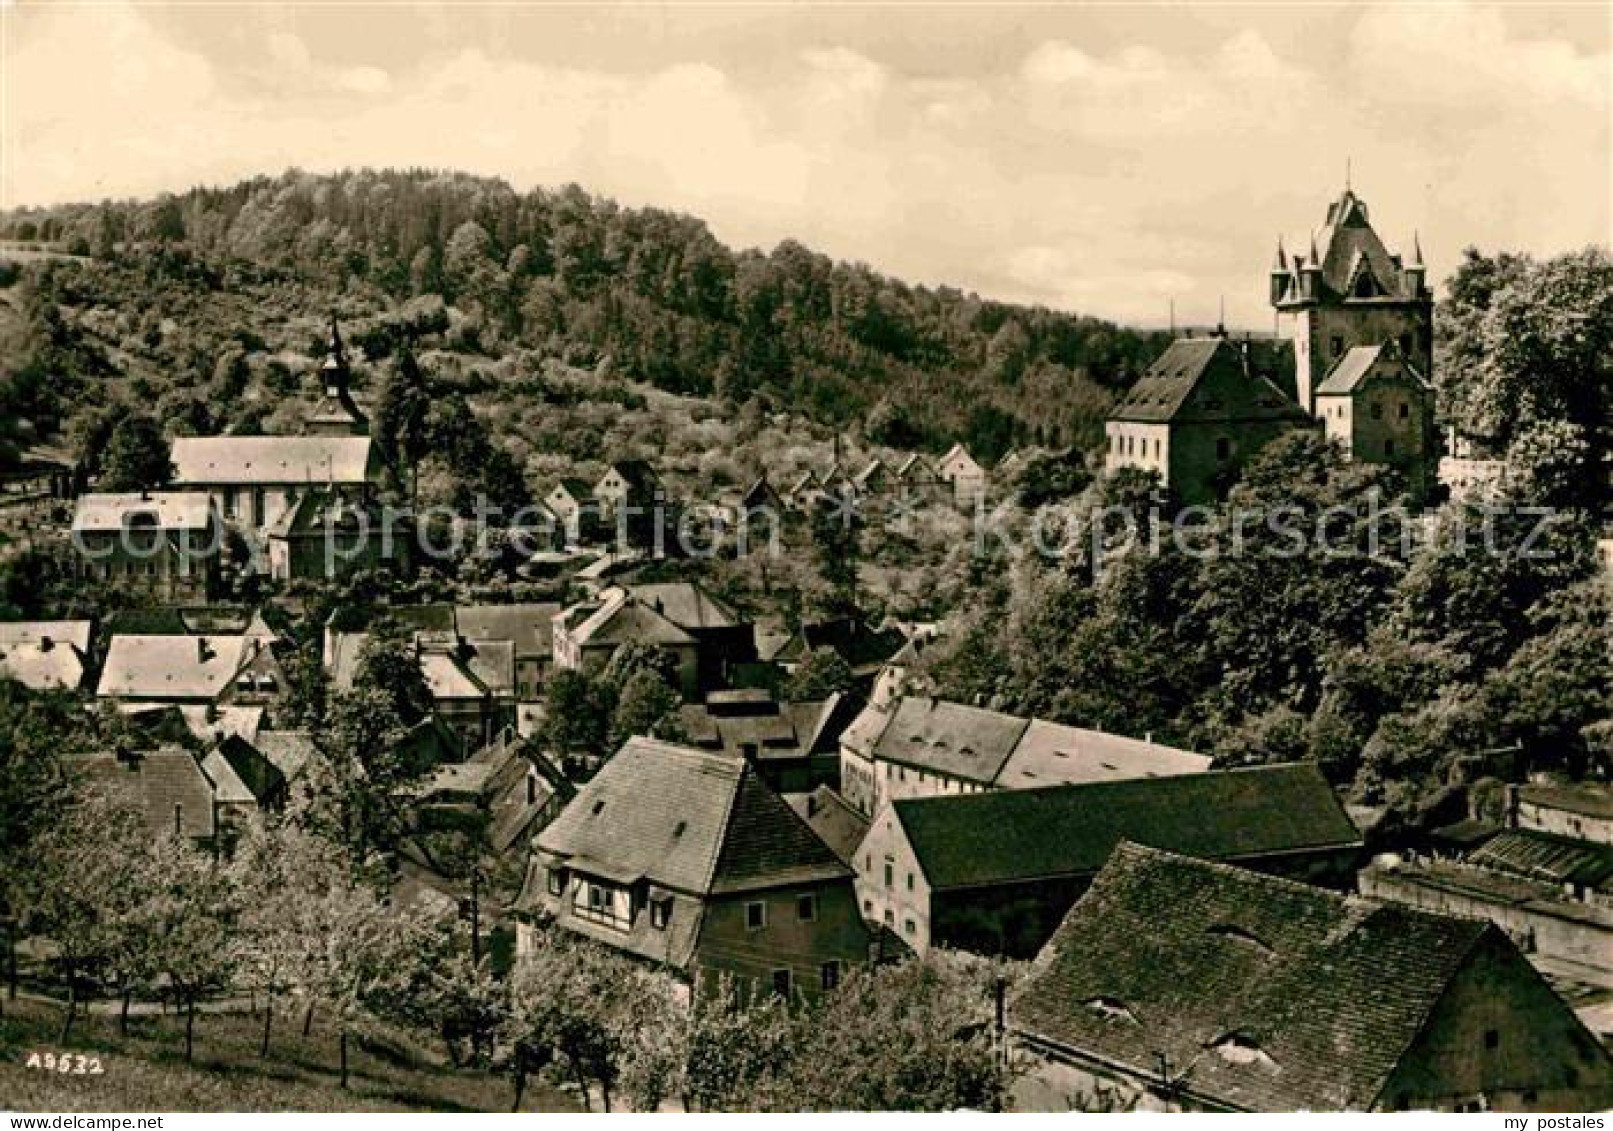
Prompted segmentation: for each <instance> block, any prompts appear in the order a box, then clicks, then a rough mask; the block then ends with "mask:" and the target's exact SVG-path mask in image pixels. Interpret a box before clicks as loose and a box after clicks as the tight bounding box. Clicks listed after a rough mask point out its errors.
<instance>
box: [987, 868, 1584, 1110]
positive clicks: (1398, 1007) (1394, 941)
mask: <svg viewBox="0 0 1613 1131" xmlns="http://www.w3.org/2000/svg"><path fill="white" fill-rule="evenodd" d="M1008 1018H1009V1020H1008V1028H1009V1032H1010V1036H1011V1040H1012V1041H1013V1045H1014V1047H1015V1050H1016V1053H1017V1054H1018V1056H1019V1057H1020V1058H1021V1063H1022V1065H1023V1066H1024V1067H1025V1069H1026V1071H1025V1074H1024V1075H1023V1076H1022V1077H1021V1078H1020V1080H1019V1081H1018V1082H1017V1083H1016V1085H1015V1089H1014V1093H1015V1101H1016V1106H1017V1107H1019V1108H1020V1109H1021V1110H1032V1111H1065V1110H1071V1109H1076V1110H1094V1109H1100V1108H1101V1109H1104V1110H1115V1109H1119V1110H1125V1109H1127V1108H1131V1107H1137V1108H1141V1109H1145V1110H1165V1111H1295V1110H1300V1111H1307V1110H1308V1111H1416V1110H1425V1109H1433V1110H1438V1111H1580V1112H1583V1111H1605V1110H1606V1109H1607V1108H1608V1106H1609V1105H1610V1104H1613V1063H1610V1062H1609V1059H1608V1054H1607V1052H1606V1051H1605V1050H1604V1049H1603V1048H1602V1046H1601V1045H1600V1043H1599V1042H1598V1041H1597V1039H1596V1037H1595V1036H1593V1035H1592V1034H1591V1033H1590V1032H1589V1031H1588V1030H1587V1029H1586V1028H1585V1027H1584V1025H1582V1024H1581V1023H1580V1021H1579V1019H1578V1018H1576V1017H1575V1016H1574V1014H1573V1012H1572V1011H1571V1010H1569V1008H1568V1007H1567V1006H1566V1005H1564V1004H1563V1002H1562V1001H1561V1000H1560V999H1559V998H1558V997H1557V996H1556V994H1555V993H1553V992H1552V989H1551V987H1550V986H1549V985H1547V983H1546V982H1545V980H1544V979H1543V978H1541V976H1540V975H1539V974H1537V973H1536V972H1535V971H1534V970H1533V969H1531V968H1530V966H1529V964H1528V962H1526V961H1525V960H1524V959H1523V956H1522V955H1520V954H1519V953H1518V951H1517V948H1516V947H1514V946H1513V945H1512V943H1511V942H1510V941H1509V940H1508V939H1507V937H1506V935H1504V934H1503V933H1502V932H1501V931H1498V930H1497V929H1496V928H1495V927H1493V926H1491V925H1490V924H1487V923H1484V922H1482V921H1480V920H1474V919H1467V918H1456V917H1452V916H1448V915H1436V914H1430V913H1428V912H1424V911H1416V910H1412V909H1410V908H1405V907H1398V906H1395V905H1393V904H1384V903H1379V902H1376V901H1371V900H1365V899H1361V898H1359V897H1350V896H1344V895H1339V894H1337V893H1334V892H1329V891H1323V890H1320V889H1318V888H1313V887H1308V886H1305V885H1303V884H1297V883H1293V882H1291V881H1288V880H1284V879H1280V878H1276V877H1272V876H1266V875H1260V874H1257V873H1255V872H1250V871H1246V870H1244V869H1242V868H1235V867H1229V866H1227V865H1225V864H1218V863H1208V862H1205V861H1203V860H1197V859H1190V858H1188V857H1185V856H1178V855H1174V854H1172V853H1169V852H1161V851H1157V850H1155V849H1152V848H1145V847H1143V846H1141V845H1137V844H1121V845H1119V846H1118V847H1117V848H1116V849H1115V851H1114V854H1113V856H1112V857H1111V858H1110V859H1109V861H1108V863H1107V864H1106V865H1105V866H1104V868H1103V870H1102V871H1101V872H1099V873H1098V875H1097V878H1096V879H1095V880H1094V881H1093V883H1092V886H1091V888H1090V889H1089V890H1088V891H1087V893H1086V894H1085V895H1084V896H1082V897H1081V900H1080V902H1079V903H1077V904H1076V905H1075V907H1074V908H1073V909H1072V910H1071V911H1070V913H1069V914H1068V916H1066V917H1065V919H1064V921H1063V922H1062V923H1061V924H1060V925H1059V928H1058V930H1057V931H1056V932H1055V933H1054V935H1053V938H1052V939H1051V940H1050V941H1049V942H1048V944H1047V946H1046V947H1045V948H1044V949H1043V951H1042V954H1041V956H1040V957H1039V958H1038V959H1037V961H1036V963H1035V964H1034V965H1033V967H1032V969H1031V973H1030V976H1029V977H1028V978H1027V979H1026V980H1025V981H1024V982H1023V983H1022V984H1021V986H1020V988H1019V989H1018V990H1017V991H1016V992H1015V994H1014V996H1013V998H1012V1000H1011V1002H1010V1005H1009V1011H1008Z"/></svg>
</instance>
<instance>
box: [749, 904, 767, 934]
mask: <svg viewBox="0 0 1613 1131" xmlns="http://www.w3.org/2000/svg"><path fill="white" fill-rule="evenodd" d="M765 926H767V904H765V903H747V904H745V929H746V930H747V931H759V930H761V929H762V928H763V927H765Z"/></svg>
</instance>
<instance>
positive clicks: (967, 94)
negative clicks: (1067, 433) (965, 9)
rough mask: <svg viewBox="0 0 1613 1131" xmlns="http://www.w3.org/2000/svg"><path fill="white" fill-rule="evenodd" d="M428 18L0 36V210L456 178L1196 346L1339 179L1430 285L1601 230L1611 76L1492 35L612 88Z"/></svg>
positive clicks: (750, 75)
mask: <svg viewBox="0 0 1613 1131" xmlns="http://www.w3.org/2000/svg"><path fill="white" fill-rule="evenodd" d="M380 13H381V10H377V15H376V16H375V18H376V19H378V20H379V19H383V18H385V17H384V16H383V15H382V14H380ZM433 13H439V9H437V8H434V7H429V6H428V8H426V9H422V11H421V12H420V13H417V14H414V15H409V16H408V17H407V19H405V18H404V16H401V15H400V16H399V17H398V18H399V21H400V22H399V24H398V25H397V26H396V27H393V28H390V29H387V30H388V33H389V34H391V35H393V36H404V37H406V38H408V39H409V40H410V41H411V42H412V43H414V44H415V50H414V52H413V54H412V55H411V56H410V57H409V58H407V59H401V60H400V58H397V57H385V56H377V57H376V58H375V59H374V60H370V59H356V58H342V59H329V58H322V57H321V56H320V55H319V54H318V53H316V52H313V51H311V50H310V48H309V45H308V43H307V42H305V41H304V40H302V39H301V38H299V37H298V36H297V35H295V34H293V33H292V32H290V31H287V30H284V29H283V28H282V29H279V30H275V31H273V32H268V33H264V34H263V39H262V41H261V48H260V50H258V51H256V52H253V53H251V54H250V56H239V57H236V58H235V59H234V61H233V62H232V61H230V56H229V55H228V54H227V53H226V52H224V51H223V50H222V49H219V50H212V49H211V48H207V47H206V45H203V46H201V47H199V46H197V44H198V43H199V42H200V41H199V40H197V39H195V38H194V37H188V38H187V39H186V40H185V41H184V43H183V44H181V43H180V42H177V41H176V40H174V39H172V38H170V37H169V36H167V35H164V34H162V33H161V32H159V31H158V30H157V28H156V27H155V26H154V25H153V22H152V20H153V17H151V16H150V15H149V14H148V12H147V11H146V10H143V9H137V8H135V7H133V6H130V5H124V6H117V5H106V6H97V7H95V8H93V9H92V8H83V7H72V8H56V9H50V8H33V7H30V8H26V9H24V10H22V11H20V12H15V13H12V14H9V15H8V19H9V21H10V23H11V24H12V25H13V26H14V32H13V34H12V35H11V40H10V50H9V53H8V58H7V59H5V60H4V61H3V64H4V65H3V66H0V72H3V81H4V82H5V83H6V84H7V88H8V91H9V93H10V95H11V100H10V101H11V108H10V120H9V121H8V122H7V123H6V124H5V125H6V128H5V130H4V145H5V157H6V161H5V169H4V177H3V179H0V192H3V193H4V194H5V197H6V199H7V200H8V201H13V202H33V201H37V202H47V201H52V200H61V199H81V198H86V197H89V198H95V197H99V196H101V195H107V194H111V195H123V194H142V195H144V194H150V193H154V192H157V191H161V190H164V189H182V188H184V187H186V186H188V185H190V184H192V183H196V182H199V181H200V182H227V181H230V180H234V179H236V178H238V177H243V176H249V175H254V174H257V173H262V172H274V171H278V170H279V169H281V168H283V167H285V166H287V165H297V166H300V167H303V168H309V169H336V168H342V167H347V166H355V165H364V164H369V165H394V166H406V165H429V166H452V167H459V168H464V169H467V170H470V171H474V172H481V173H488V174H496V175H500V176H504V177H506V178H508V179H510V180H511V181H512V182H514V183H515V184H516V185H517V186H518V187H523V188H524V187H528V186H531V185H535V184H548V185H553V184H559V183H564V182H568V181H577V182H579V183H581V184H583V185H584V186H585V187H587V188H589V189H592V190H594V191H598V192H602V193H605V194H607V195H611V196H614V197H616V198H618V199H620V200H622V201H623V202H624V203H628V204H655V205H660V206H663V207H670V208H675V209H680V210H684V211H688V212H692V213H695V214H697V215H700V216H702V217H704V218H706V219H707V220H709V221H710V222H711V224H712V226H713V228H714V229H715V230H716V232H717V234H718V235H719V236H720V237H721V238H724V239H726V240H729V241H730V242H735V243H739V244H762V245H771V244H773V243H775V242H777V241H778V240H780V239H783V238H785V237H794V238H798V239H801V240H803V241H804V242H807V243H809V244H812V245H815V246H818V247H820V248H822V249H823V250H825V251H827V252H829V253H831V254H834V255H837V256H841V257H845V258H854V259H861V260H865V261H868V262H871V263H873V264H874V265H875V266H877V267H879V268H881V269H884V270H888V271H890V272H892V273H894V274H899V275H902V276H904V277H907V278H910V279H914V280H916V281H921V282H929V283H943V282H945V283H951V284H954V285H959V286H963V287H967V288H976V289H979V290H981V291H983V292H985V293H989V294H993V295H997V296H1000V297H1004V298H1010V299H1021V300H1026V301H1037V302H1045V303H1051V304H1055V305H1063V306H1070V307H1073V308H1077V309H1080V310H1083V311H1085V312H1089V313H1097V314H1103V315H1108V316H1113V317H1120V318H1128V319H1141V320H1146V321H1150V322H1159V321H1161V320H1162V319H1163V310H1164V308H1165V304H1166V301H1167V300H1168V299H1170V298H1172V297H1174V298H1175V299H1176V300H1177V304H1178V307H1179V309H1180V310H1181V311H1182V317H1183V319H1184V321H1185V320H1189V319H1192V320H1196V321H1204V320H1206V319H1207V318H1211V317H1213V314H1214V311H1215V309H1216V306H1217V302H1218V298H1219V296H1220V295H1222V294H1225V295H1226V297H1227V304H1228V311H1229V314H1230V315H1231V316H1232V317H1233V318H1234V320H1236V321H1238V322H1240V323H1241V324H1244V325H1264V324H1265V319H1266V317H1267V315H1266V312H1265V309H1264V295H1263V292H1264V287H1265V270H1266V267H1267V265H1268V263H1269V257H1270V255H1271V251H1272V243H1273V240H1274V239H1275V237H1276V234H1277V233H1278V232H1279V231H1285V232H1287V233H1288V234H1289V236H1290V238H1291V239H1293V238H1300V239H1303V237H1304V234H1305V232H1306V230H1307V229H1308V227H1310V226H1311V225H1314V224H1317V223H1319V221H1320V218H1321V213H1322V210H1323V208H1324V206H1325V203H1326V199H1327V197H1328V196H1329V195H1331V194H1332V193H1334V192H1336V191H1337V189H1338V188H1339V187H1341V184H1340V182H1341V181H1342V179H1343V171H1344V163H1345V159H1346V157H1347V156H1348V157H1352V158H1353V159H1354V165H1355V169H1356V185H1357V188H1358V190H1359V191H1361V192H1362V193H1363V194H1364V195H1365V196H1366V197H1367V198H1368V200H1369V201H1370V202H1371V204H1372V208H1373V215H1374V218H1375V219H1376V220H1377V221H1378V223H1379V225H1380V229H1381V230H1382V231H1383V234H1384V235H1385V237H1386V238H1387V239H1388V240H1389V242H1390V244H1391V246H1400V245H1402V244H1404V243H1405V242H1406V241H1408V240H1409V237H1410V232H1411V229H1413V228H1418V229H1420V230H1421V232H1422V237H1423V246H1424V248H1425V250H1426V251H1427V252H1428V254H1429V256H1430V259H1431V268H1432V271H1433V273H1434V275H1435V277H1436V278H1437V277H1438V276H1439V274H1440V272H1441V271H1442V270H1445V269H1448V268H1449V267H1450V266H1452V265H1453V264H1454V262H1455V260H1456V256H1457V254H1458V253H1459V249H1460V248H1461V247H1462V246H1464V245H1465V244H1468V243H1472V242H1479V243H1481V244H1484V245H1486V246H1491V247H1495V246H1504V247H1520V248H1524V249H1528V250H1534V251H1537V252H1550V251H1553V250H1558V249H1561V248H1563V247H1565V246H1573V245H1577V244H1582V243H1584V242H1587V241H1589V240H1605V239H1606V237H1607V232H1608V227H1609V223H1610V217H1609V205H1608V198H1609V196H1610V191H1609V189H1610V186H1609V183H1608V148H1609V136H1608V119H1609V116H1610V115H1609V99H1610V96H1609V89H1608V73H1609V58H1608V56H1607V55H1606V54H1605V53H1602V54H1598V53H1595V52H1590V51H1586V50H1583V49H1581V48H1579V47H1576V46H1575V45H1574V44H1571V43H1569V42H1567V41H1566V40H1555V39H1542V38H1538V37H1535V38H1529V37H1522V36H1518V35H1516V34H1514V33H1513V32H1511V31H1510V30H1509V27H1508V24H1507V23H1506V21H1505V20H1503V19H1502V17H1501V16H1500V15H1498V14H1497V13H1496V12H1494V11H1492V10H1489V9H1482V8H1470V7H1464V6H1456V5H1442V6H1438V7H1433V6H1425V5H1419V6H1416V7H1404V8H1403V7H1389V6H1369V7H1365V8H1363V9H1361V10H1360V11H1359V12H1350V13H1342V14H1340V16H1339V18H1338V19H1337V20H1336V21H1334V23H1333V24H1332V25H1330V26H1332V27H1334V29H1335V31H1336V34H1334V35H1331V36H1329V37H1327V38H1326V39H1323V38H1322V37H1309V38H1305V39H1301V40H1298V41H1297V44H1298V45H1297V46H1296V45H1295V42H1296V41H1291V40H1286V39H1282V38H1280V37H1278V36H1277V35H1276V34H1275V32H1274V31H1273V29H1272V27H1270V26H1267V25H1263V24H1261V22H1260V21H1261V20H1262V19H1263V18H1264V17H1263V16H1262V15H1261V14H1260V13H1259V12H1258V11H1257V10H1250V13H1249V16H1248V21H1247V24H1246V26H1242V27H1233V28H1231V29H1230V30H1223V31H1221V32H1218V33H1202V34H1199V33H1195V34H1193V35H1185V34H1178V35H1176V36H1175V38H1174V40H1168V39H1166V38H1161V37H1156V36H1149V35H1146V34H1141V33H1139V34H1137V35H1134V36H1118V35H1110V36H1108V37H1107V39H1105V40H1102V41H1099V40H1096V39H1094V40H1091V41H1089V40H1088V39H1086V38H1083V37H1080V36H1076V35H1073V34H1070V33H1069V32H1068V31H1067V30H1066V31H1065V32H1064V33H1063V34H1062V35H1060V36H1053V35H1049V36H1047V37H1045V38H1043V39H1041V40H1039V41H1038V40H1036V39H1034V38H1032V39H1029V40H1015V42H1018V43H1020V44H1021V45H1020V46H1019V47H1017V48H1015V49H1013V50H1001V51H995V52H993V51H991V50H988V49H982V55H981V58H983V59H985V62H984V63H982V64H981V65H977V66H972V67H962V66H950V65H948V64H946V63H945V62H944V61H942V60H939V59H938V60H936V61H935V62H934V63H933V65H928V66H927V67H926V69H925V70H924V71H923V73H918V72H916V71H915V70H914V69H913V68H914V67H915V63H914V62H913V60H912V58H911V57H909V58H908V59H907V61H906V63H905V68H906V69H904V67H903V66H901V65H898V63H897V62H896V61H894V57H883V53H882V52H881V51H879V50H875V49H869V48H867V45H866V44H854V43H852V42H849V41H847V42H839V41H836V40H835V39H833V38H826V39H823V40H819V41H815V42H813V41H808V40H804V39H803V38H802V36H800V35H791V34H783V33H781V32H779V31H778V30H776V29H775V28H774V27H773V25H772V23H771V22H770V21H771V20H773V19H774V16H772V15H766V16H758V17H756V19H755V20H754V21H753V23H752V24H748V25H746V27H747V28H751V29H753V30H751V31H750V32H749V34H750V35H751V36H752V39H751V40H750V41H749V45H748V47H747V50H746V52H745V53H744V54H743V57H735V56H734V55H733V54H732V53H730V54H729V55H728V56H721V55H713V56H712V57H709V58H708V57H702V56H701V55H700V54H698V53H695V54H685V55H683V56H682V57H675V58H673V57H668V58H659V59H655V60H653V61H650V62H646V61H645V60H644V59H643V58H641V57H635V61H634V62H633V63H632V64H631V65H629V64H628V63H626V62H623V63H622V64H621V66H620V69H608V68H606V67H604V66H602V65H600V64H599V63H597V62H590V63H584V62H580V61H578V60H580V59H581V58H583V54H582V53H581V52H572V51H553V50H551V51H548V52H547V54H546V55H542V54H540V53H539V52H538V51H537V50H536V49H535V48H534V47H533V45H532V44H531V43H525V44H523V42H522V40H521V37H520V36H519V35H516V34H512V35H511V36H510V37H508V39H507V40H499V41H497V42H487V43H481V44H467V42H464V41H461V42H457V43H454V42H451V41H452V40H453V35H452V33H453V31H454V26H453V22H452V21H449V22H446V23H439V24H438V25H436V26H435V28H434V30H433V31H432V32H431V34H430V35H422V33H421V28H422V27H423V26H424V25H423V24H422V23H421V19H417V18H416V15H418V16H419V17H421V18H422V19H423V18H424V17H427V16H431V15H432V14H433ZM439 14H440V13H439ZM613 18H614V17H613ZM666 18H667V19H678V18H681V17H680V16H678V14H677V13H676V12H674V13H672V14H671V15H669V16H667V17H666ZM691 18H692V17H691ZM889 18H890V19H892V20H896V19H917V18H923V16H922V15H921V14H920V13H916V12H913V11H911V10H907V11H903V12H901V13H900V14H893V15H891V16H890V17H889ZM1105 18H1106V19H1107V18H1108V17H1105ZM1139 18H1142V17H1139ZM1114 19H1115V20H1118V19H1119V17H1114ZM1024 22H1025V23H1026V24H1027V25H1028V26H1029V25H1031V24H1033V22H1034V18H1033V17H1031V16H1027V17H1026V18H1025V21H1024ZM1056 22H1062V21H1052V20H1050V24H1051V23H1056ZM546 26H547V25H546ZM382 30H383V29H378V30H377V40H378V41H379V40H380V39H381V38H382V35H381V31H382ZM318 42H319V43H321V44H324V43H325V42H326V40H325V39H320V40H319V41H318ZM687 42H691V43H698V42H699V41H698V40H696V39H690V40H688V41H687ZM1004 42H1005V43H1006V42H1008V40H1006V39H1005V40H1004ZM540 46H541V45H540ZM523 47H525V48H527V50H525V51H523ZM702 50H705V48H704V46H698V47H688V48H685V51H688V52H698V51H702ZM713 50H715V49H713ZM602 55H608V53H598V52H596V53H595V54H594V55H593V56H591V58H594V59H598V58H600V57H602ZM243 58H244V59H247V60H248V61H242V60H243ZM626 58H627V57H626V56H625V55H624V56H623V59H624V60H625V59H626ZM64 59H68V60H71V61H72V64H73V65H72V66H71V67H68V66H64V65H63V60H64ZM556 60H563V62H557V61H556ZM383 63H384V64H385V65H384V66H383V65H382V64H383Z"/></svg>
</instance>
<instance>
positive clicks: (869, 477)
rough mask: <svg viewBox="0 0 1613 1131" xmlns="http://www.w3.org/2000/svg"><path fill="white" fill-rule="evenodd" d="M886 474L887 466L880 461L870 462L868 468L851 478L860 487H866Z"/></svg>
mask: <svg viewBox="0 0 1613 1131" xmlns="http://www.w3.org/2000/svg"><path fill="white" fill-rule="evenodd" d="M884 474H886V467H885V464H884V463H883V462H882V461H881V460H879V459H877V458H876V459H873V460H870V461H869V463H868V466H867V467H865V468H863V469H862V470H861V471H859V472H858V473H857V474H856V475H854V476H852V477H851V481H852V482H853V483H855V484H856V485H857V486H859V487H866V486H868V484H869V483H871V482H872V481H873V480H875V479H877V478H879V477H880V476H882V475H884Z"/></svg>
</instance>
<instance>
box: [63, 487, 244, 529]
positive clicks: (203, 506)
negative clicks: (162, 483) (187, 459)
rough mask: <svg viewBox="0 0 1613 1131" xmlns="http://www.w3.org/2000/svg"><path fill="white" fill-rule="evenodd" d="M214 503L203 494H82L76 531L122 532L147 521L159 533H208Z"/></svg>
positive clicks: (76, 510)
mask: <svg viewBox="0 0 1613 1131" xmlns="http://www.w3.org/2000/svg"><path fill="white" fill-rule="evenodd" d="M212 518H213V501H212V499H211V498H210V497H209V496H208V495H207V493H206V492H204V491H148V492H145V493H144V494H142V493H139V492H129V493H126V494H89V495H80V496H79V497H78V502H77V503H76V504H75V505H74V509H73V529H74V530H75V531H101V532H106V531H115V530H122V529H123V528H124V527H125V526H128V525H130V524H132V523H135V522H137V521H138V522H146V523H148V525H150V526H151V527H154V528H155V529H158V530H206V529H207V528H208V524H209V523H210V522H211V521H212Z"/></svg>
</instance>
